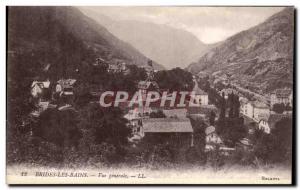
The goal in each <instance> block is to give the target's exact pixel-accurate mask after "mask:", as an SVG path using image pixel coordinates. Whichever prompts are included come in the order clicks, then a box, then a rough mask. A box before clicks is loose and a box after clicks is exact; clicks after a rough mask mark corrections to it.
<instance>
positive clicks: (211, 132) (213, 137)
mask: <svg viewBox="0 0 300 190" xmlns="http://www.w3.org/2000/svg"><path fill="white" fill-rule="evenodd" d="M205 134H206V138H205V142H206V144H207V145H209V144H221V143H222V140H221V138H220V137H219V136H218V135H217V133H216V129H215V127H214V126H209V127H207V128H206V129H205Z"/></svg>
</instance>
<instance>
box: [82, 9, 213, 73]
mask: <svg viewBox="0 0 300 190" xmlns="http://www.w3.org/2000/svg"><path fill="white" fill-rule="evenodd" d="M89 11H90V10H89ZM82 12H83V13H84V14H86V15H88V14H87V13H86V10H84V9H83V10H82ZM91 15H92V16H91ZM88 16H91V17H92V18H94V19H95V20H97V22H99V23H100V24H102V25H104V26H106V28H107V29H108V30H109V31H110V32H112V33H113V34H114V35H115V36H117V37H118V38H119V39H121V40H123V41H126V42H128V43H130V44H131V45H132V46H133V47H135V48H136V49H138V50H139V51H141V52H142V53H143V54H144V55H146V56H147V57H149V58H151V59H152V60H154V61H156V62H157V63H160V64H162V65H164V66H165V67H166V68H168V69H170V68H174V67H181V68H185V67H186V66H187V65H188V64H189V63H191V62H194V61H197V60H198V59H199V58H200V57H201V55H203V54H204V53H205V52H207V51H208V50H209V49H210V48H212V47H214V44H212V45H211V44H204V43H203V42H201V41H200V40H199V39H198V38H197V37H196V36H194V35H193V34H192V33H190V32H187V31H185V30H182V29H178V28H174V27H171V26H168V25H164V24H156V23H152V22H144V21H137V20H114V19H112V18H110V17H108V16H106V15H103V14H100V13H96V12H95V11H94V12H93V13H92V14H91V13H90V14H89V15H88Z"/></svg>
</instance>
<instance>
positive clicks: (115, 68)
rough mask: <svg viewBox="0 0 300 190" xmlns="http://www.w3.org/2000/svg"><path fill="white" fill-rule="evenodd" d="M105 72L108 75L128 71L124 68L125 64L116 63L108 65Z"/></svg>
mask: <svg viewBox="0 0 300 190" xmlns="http://www.w3.org/2000/svg"><path fill="white" fill-rule="evenodd" d="M107 72H109V73H121V72H124V73H127V72H128V69H127V67H126V63H124V62H118V63H115V64H113V63H110V64H108V69H107Z"/></svg>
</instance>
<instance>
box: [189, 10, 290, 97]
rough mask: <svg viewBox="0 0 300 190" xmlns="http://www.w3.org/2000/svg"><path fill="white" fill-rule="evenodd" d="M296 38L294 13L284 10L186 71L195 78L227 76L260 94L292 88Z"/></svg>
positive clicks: (230, 40) (234, 36)
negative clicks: (199, 75)
mask: <svg viewBox="0 0 300 190" xmlns="http://www.w3.org/2000/svg"><path fill="white" fill-rule="evenodd" d="M293 35H294V9H293V8H285V9H284V10H282V11H280V12H278V13H276V14H274V15H272V16H271V17H269V18H268V19H266V20H265V21H264V22H262V23H261V24H258V25H256V26H254V27H252V28H250V29H248V30H244V31H241V32H239V33H238V34H236V35H233V36H231V37H229V38H228V39H226V40H225V41H224V42H222V43H221V44H220V45H218V46H217V47H215V48H213V49H211V50H210V51H209V52H208V53H206V54H205V55H203V56H202V57H201V58H200V59H199V60H198V61H197V62H196V63H193V64H191V65H189V66H188V67H187V68H186V69H187V70H188V71H190V72H192V73H194V74H198V73H199V72H207V73H209V74H213V73H215V74H216V73H217V72H218V74H217V75H218V76H221V75H224V74H228V75H230V76H231V78H230V79H231V80H232V81H233V82H235V83H237V84H239V85H241V86H243V87H247V88H248V87H249V86H250V87H252V88H253V90H254V91H257V92H261V93H268V92H270V91H272V90H274V89H276V88H281V87H289V88H291V87H292V77H293V76H292V75H291V74H290V73H293V40H294V39H293Z"/></svg>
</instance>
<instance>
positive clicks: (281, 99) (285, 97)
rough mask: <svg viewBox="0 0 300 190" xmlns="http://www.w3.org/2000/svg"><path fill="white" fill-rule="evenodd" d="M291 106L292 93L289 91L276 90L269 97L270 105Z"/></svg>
mask: <svg viewBox="0 0 300 190" xmlns="http://www.w3.org/2000/svg"><path fill="white" fill-rule="evenodd" d="M281 103H283V104H284V105H287V104H289V105H290V106H292V105H293V91H292V90H291V89H277V90H276V91H275V92H273V93H272V94H271V96H270V105H271V107H273V105H274V104H281Z"/></svg>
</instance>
